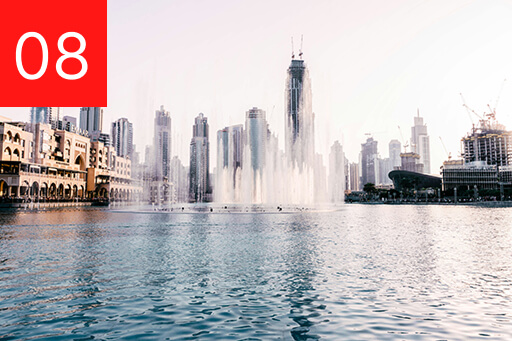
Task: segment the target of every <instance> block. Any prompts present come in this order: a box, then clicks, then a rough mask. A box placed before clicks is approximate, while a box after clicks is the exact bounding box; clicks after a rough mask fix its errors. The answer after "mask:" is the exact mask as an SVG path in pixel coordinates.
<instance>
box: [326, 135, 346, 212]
mask: <svg viewBox="0 0 512 341" xmlns="http://www.w3.org/2000/svg"><path fill="white" fill-rule="evenodd" d="M344 195H345V153H343V147H342V146H341V144H340V143H339V142H338V141H334V144H333V145H332V146H331V153H330V154H329V200H330V201H331V202H343V198H344Z"/></svg>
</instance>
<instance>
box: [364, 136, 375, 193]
mask: <svg viewBox="0 0 512 341" xmlns="http://www.w3.org/2000/svg"><path fill="white" fill-rule="evenodd" d="M378 157H379V155H378V152H377V141H375V140H374V139H373V137H369V138H367V139H366V143H362V144H361V162H360V164H361V185H360V188H363V187H364V185H366V184H367V183H372V184H377V182H378V181H379V179H378V177H379V162H378Z"/></svg>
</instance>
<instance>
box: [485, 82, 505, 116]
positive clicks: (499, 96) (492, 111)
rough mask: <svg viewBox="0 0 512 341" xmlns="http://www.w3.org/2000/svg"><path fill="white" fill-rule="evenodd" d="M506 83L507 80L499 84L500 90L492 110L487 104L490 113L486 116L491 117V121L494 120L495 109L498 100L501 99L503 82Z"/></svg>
mask: <svg viewBox="0 0 512 341" xmlns="http://www.w3.org/2000/svg"><path fill="white" fill-rule="evenodd" d="M506 81H507V79H506V78H505V79H504V80H503V83H501V88H500V91H499V92H498V97H497V98H496V102H495V103H494V109H493V108H491V106H490V105H489V104H487V107H488V108H489V110H490V111H491V112H490V113H489V114H488V115H487V116H488V117H491V118H493V119H496V108H497V107H498V103H499V101H500V98H501V93H502V92H503V88H504V87H505V82H506Z"/></svg>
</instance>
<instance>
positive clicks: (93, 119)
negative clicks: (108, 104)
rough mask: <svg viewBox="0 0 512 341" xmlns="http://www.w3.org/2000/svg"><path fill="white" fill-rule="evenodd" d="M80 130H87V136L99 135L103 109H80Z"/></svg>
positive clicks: (101, 128) (101, 127)
mask: <svg viewBox="0 0 512 341" xmlns="http://www.w3.org/2000/svg"><path fill="white" fill-rule="evenodd" d="M80 129H82V130H87V131H88V132H89V134H92V133H96V132H99V133H101V132H102V130H103V108H100V107H83V108H80Z"/></svg>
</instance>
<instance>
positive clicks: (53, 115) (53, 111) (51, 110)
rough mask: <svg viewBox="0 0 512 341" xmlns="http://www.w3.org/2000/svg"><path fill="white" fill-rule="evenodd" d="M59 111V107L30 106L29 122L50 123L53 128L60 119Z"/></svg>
mask: <svg viewBox="0 0 512 341" xmlns="http://www.w3.org/2000/svg"><path fill="white" fill-rule="evenodd" d="M60 111H61V108H60V107H32V109H31V110H30V123H32V124H36V123H45V124H50V125H51V126H52V128H53V129H56V128H57V125H58V122H59V119H60Z"/></svg>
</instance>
